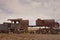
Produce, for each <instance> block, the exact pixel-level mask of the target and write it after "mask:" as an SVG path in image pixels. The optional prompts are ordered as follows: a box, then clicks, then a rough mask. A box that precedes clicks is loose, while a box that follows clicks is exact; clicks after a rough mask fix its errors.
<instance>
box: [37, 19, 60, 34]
mask: <svg viewBox="0 0 60 40" xmlns="http://www.w3.org/2000/svg"><path fill="white" fill-rule="evenodd" d="M36 26H39V27H43V26H44V27H45V28H43V29H41V28H40V29H39V32H41V33H44V34H46V33H48V34H49V33H50V34H57V33H59V23H58V22H55V20H54V19H46V20H41V19H37V20H36Z"/></svg>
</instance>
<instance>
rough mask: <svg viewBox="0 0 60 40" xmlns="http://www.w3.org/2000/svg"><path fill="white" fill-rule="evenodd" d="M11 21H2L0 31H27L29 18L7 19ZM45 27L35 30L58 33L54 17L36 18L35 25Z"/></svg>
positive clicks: (44, 32)
mask: <svg viewBox="0 0 60 40" xmlns="http://www.w3.org/2000/svg"><path fill="white" fill-rule="evenodd" d="M8 21H10V22H11V23H8V22H4V23H3V24H0V33H1V32H2V33H9V32H12V33H24V32H29V31H28V27H29V20H23V19H8ZM36 26H38V27H43V26H44V27H45V28H43V29H42V28H39V30H36V33H42V34H58V33H59V31H60V29H59V23H58V22H55V20H54V19H46V20H45V19H43V20H41V19H37V20H36V25H35V27H36Z"/></svg>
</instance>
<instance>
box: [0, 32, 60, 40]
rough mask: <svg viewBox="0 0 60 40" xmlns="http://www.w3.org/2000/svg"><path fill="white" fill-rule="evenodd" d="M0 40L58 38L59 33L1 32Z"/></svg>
mask: <svg viewBox="0 0 60 40" xmlns="http://www.w3.org/2000/svg"><path fill="white" fill-rule="evenodd" d="M0 40H60V34H3V33H0Z"/></svg>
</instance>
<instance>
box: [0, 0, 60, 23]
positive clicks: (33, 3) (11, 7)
mask: <svg viewBox="0 0 60 40" xmlns="http://www.w3.org/2000/svg"><path fill="white" fill-rule="evenodd" d="M10 18H23V19H29V20H30V24H34V23H35V22H34V20H36V19H37V18H41V19H55V20H56V21H58V22H60V0H0V23H3V22H5V21H6V20H7V19H10ZM32 22H33V23H32Z"/></svg>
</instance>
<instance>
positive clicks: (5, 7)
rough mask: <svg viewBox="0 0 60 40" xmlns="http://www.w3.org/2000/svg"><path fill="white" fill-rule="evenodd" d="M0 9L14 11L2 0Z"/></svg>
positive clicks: (6, 11)
mask: <svg viewBox="0 0 60 40" xmlns="http://www.w3.org/2000/svg"><path fill="white" fill-rule="evenodd" d="M0 10H1V11H2V12H4V13H9V14H10V13H13V11H12V10H11V9H10V8H9V7H8V6H7V5H6V4H5V3H3V2H2V1H0Z"/></svg>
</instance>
